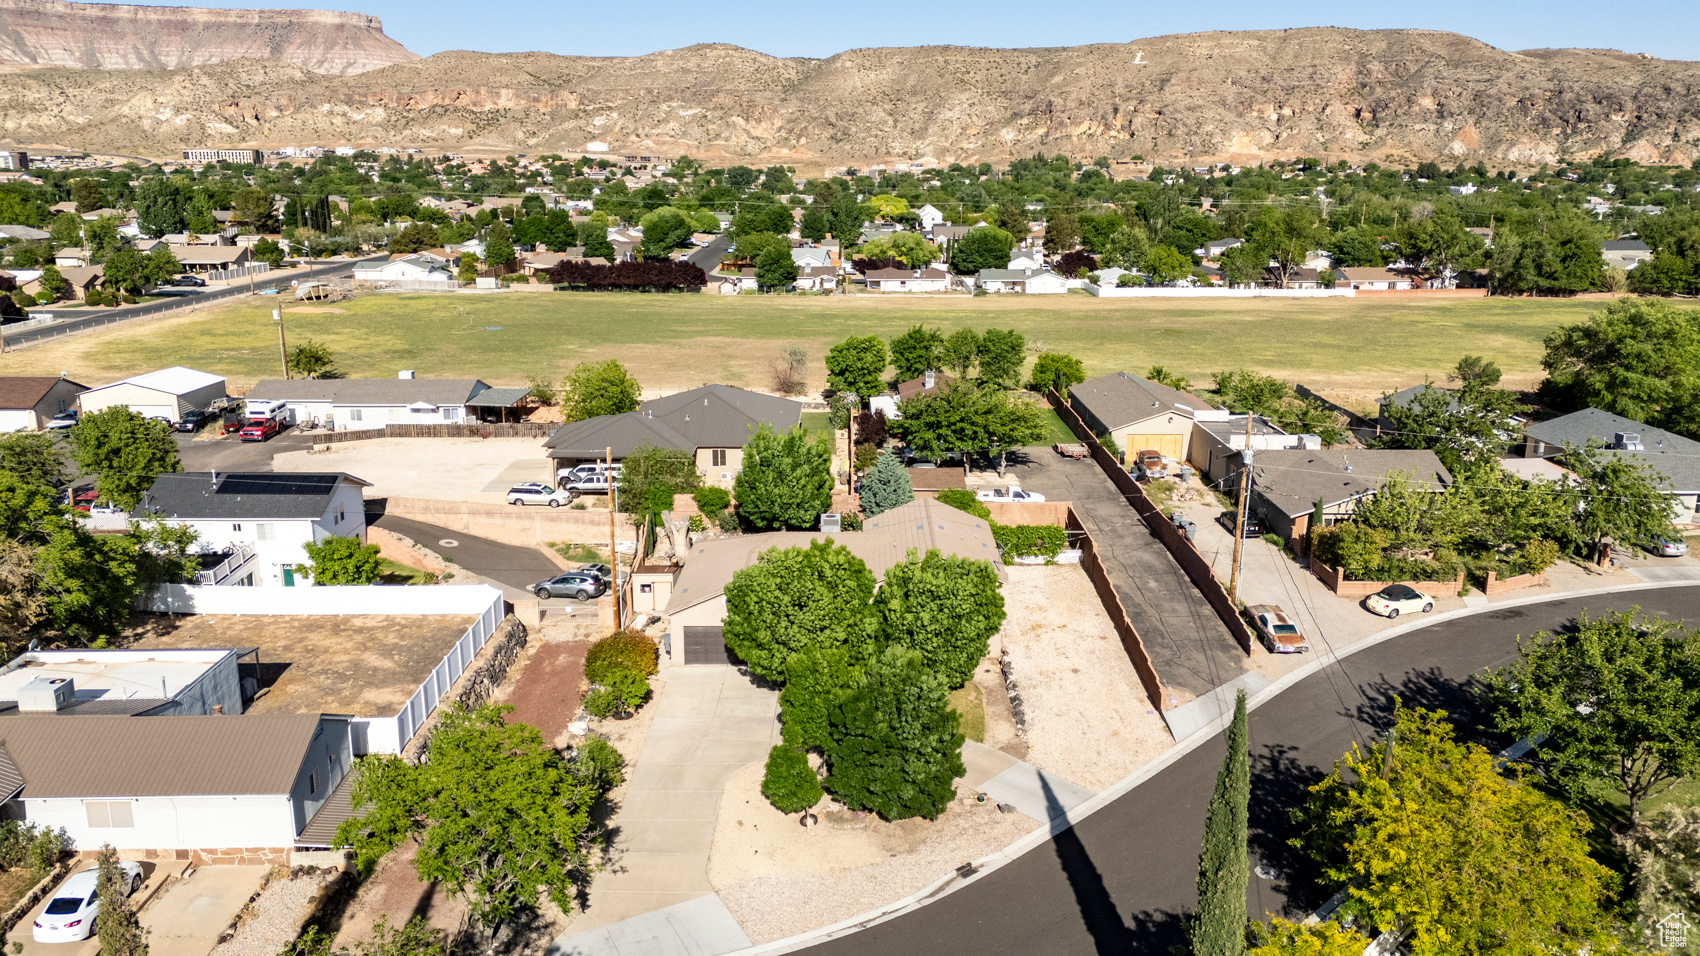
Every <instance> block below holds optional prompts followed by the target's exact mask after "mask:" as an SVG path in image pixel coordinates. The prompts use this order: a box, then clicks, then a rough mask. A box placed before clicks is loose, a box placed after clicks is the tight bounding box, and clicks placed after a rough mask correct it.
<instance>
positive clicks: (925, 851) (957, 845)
mask: <svg viewBox="0 0 1700 956" xmlns="http://www.w3.org/2000/svg"><path fill="white" fill-rule="evenodd" d="M763 769H764V768H763V765H762V763H760V762H756V763H752V764H749V765H748V766H745V767H743V768H742V769H740V770H738V771H737V772H736V773H734V774H733V775H732V778H731V779H730V780H728V781H727V783H726V790H725V792H724V793H723V794H722V795H721V798H720V815H719V817H718V818H717V819H716V821H715V827H714V848H713V850H712V851H711V853H710V856H709V862H708V880H709V882H710V883H711V884H713V886H714V889H715V892H717V893H718V894H719V895H720V900H721V902H723V903H725V904H726V908H727V909H729V910H731V911H732V915H733V916H734V917H736V918H737V920H738V925H740V926H741V927H743V930H744V933H745V935H747V936H749V938H750V940H751V941H752V942H754V943H758V944H759V943H765V942H768V941H770V940H775V939H781V938H783V937H786V936H790V935H793V934H795V933H801V932H804V931H806V930H810V929H815V928H817V927H821V926H829V925H831V924H833V923H836V922H838V921H839V920H843V919H847V918H849V917H851V916H855V915H856V914H858V913H862V912H865V911H867V910H870V909H873V908H875V907H877V906H882V905H884V904H886V903H890V902H893V901H895V900H899V899H902V898H903V897H905V896H908V895H909V894H910V893H913V892H915V891H916V890H919V889H921V888H922V887H924V886H926V885H927V884H929V883H932V882H933V881H935V880H937V879H939V878H940V877H942V876H944V875H946V874H947V873H949V872H950V871H951V870H953V869H955V868H956V867H958V866H961V865H962V864H964V863H967V862H968V861H970V860H973V859H977V858H979V857H982V856H985V855H986V854H988V853H991V852H993V851H996V850H998V849H1001V848H1002V847H1005V846H1008V845H1009V844H1011V843H1013V842H1015V841H1016V840H1018V839H1020V838H1021V837H1022V836H1024V835H1025V834H1027V833H1028V832H1030V831H1032V830H1033V828H1034V824H1033V821H1032V819H1030V818H1029V817H1027V816H1025V815H1024V814H1020V813H1008V814H1004V813H999V812H998V811H997V809H996V807H994V806H993V805H991V804H977V803H975V802H974V800H973V792H972V791H971V790H970V789H969V788H967V787H959V788H958V790H957V800H956V802H955V803H952V804H951V805H950V808H949V809H948V810H946V811H945V812H944V814H943V815H942V816H940V817H939V818H938V819H937V820H936V821H927V820H921V819H914V820H900V821H898V822H896V823H887V822H885V821H883V820H881V819H880V818H879V817H877V816H875V815H873V814H859V813H855V812H852V811H848V810H837V811H830V812H829V811H825V810H821V809H819V808H817V810H816V813H817V815H818V816H819V817H820V823H819V825H817V826H815V827H814V828H813V829H810V830H805V829H803V828H802V827H801V826H799V825H798V823H797V818H796V817H794V816H787V815H785V814H783V813H780V812H779V811H778V810H775V809H774V808H773V804H771V803H768V801H767V798H766V797H763V796H762V795H761V777H762V771H763ZM826 805H829V804H823V806H826ZM781 900H782V901H784V902H783V905H775V901H781Z"/></svg>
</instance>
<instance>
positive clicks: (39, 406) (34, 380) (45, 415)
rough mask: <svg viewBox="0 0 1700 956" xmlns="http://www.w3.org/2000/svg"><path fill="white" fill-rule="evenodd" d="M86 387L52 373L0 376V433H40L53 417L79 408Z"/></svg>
mask: <svg viewBox="0 0 1700 956" xmlns="http://www.w3.org/2000/svg"><path fill="white" fill-rule="evenodd" d="M87 390H88V389H87V387H86V386H83V385H79V384H77V383H76V382H73V381H71V380H70V379H68V378H66V377H64V376H63V375H61V376H58V377H57V378H55V377H54V376H51V375H5V376H0V432H38V431H41V430H42V429H43V428H46V427H47V423H48V422H49V421H51V420H52V419H53V416H55V415H57V414H59V413H60V412H64V411H70V410H71V409H73V408H76V407H77V396H78V395H80V394H82V393H83V392H85V391H87Z"/></svg>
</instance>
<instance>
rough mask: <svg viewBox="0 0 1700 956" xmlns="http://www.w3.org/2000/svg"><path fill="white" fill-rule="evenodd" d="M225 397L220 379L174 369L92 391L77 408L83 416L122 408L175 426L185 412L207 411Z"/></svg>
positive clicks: (81, 399)
mask: <svg viewBox="0 0 1700 956" xmlns="http://www.w3.org/2000/svg"><path fill="white" fill-rule="evenodd" d="M224 397H225V391H224V377H223V376H222V375H214V374H212V373H211V372H200V371H196V370H195V369H192V368H184V367H183V366H181V365H174V366H172V367H171V368H162V369H160V370H159V371H157V372H148V373H147V374H145V375H135V376H132V377H130V378H126V379H122V380H120V381H117V382H113V383H112V384H110V385H102V386H100V387H99V388H91V389H89V390H88V391H86V392H84V393H83V394H82V395H81V396H79V397H78V404H80V405H81V406H82V408H83V414H84V415H91V414H93V413H95V412H99V411H105V410H106V409H108V408H111V407H113V406H115V405H125V406H128V407H129V409H130V410H131V411H133V412H135V413H136V414H138V415H142V416H145V417H147V418H165V419H168V420H170V421H173V422H175V421H179V420H181V419H182V417H183V415H184V414H185V413H187V412H191V411H206V410H207V408H209V407H210V406H211V405H212V403H213V402H214V401H215V400H217V399H220V398H224Z"/></svg>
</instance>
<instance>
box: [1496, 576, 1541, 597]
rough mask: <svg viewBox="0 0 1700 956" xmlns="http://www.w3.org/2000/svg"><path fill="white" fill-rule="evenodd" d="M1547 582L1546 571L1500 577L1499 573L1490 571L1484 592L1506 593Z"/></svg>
mask: <svg viewBox="0 0 1700 956" xmlns="http://www.w3.org/2000/svg"><path fill="white" fill-rule="evenodd" d="M1545 583H1547V576H1546V572H1544V571H1543V572H1541V573H1540V574H1519V575H1517V576H1516V577H1511V578H1505V579H1503V580H1501V579H1500V577H1499V574H1498V573H1497V572H1494V571H1489V572H1488V575H1487V583H1486V584H1485V585H1484V586H1483V587H1482V593H1483V594H1486V595H1487V596H1489V597H1492V596H1494V595H1495V594H1504V593H1505V592H1507V591H1517V590H1520V589H1522V588H1532V587H1536V586H1539V585H1543V584H1545Z"/></svg>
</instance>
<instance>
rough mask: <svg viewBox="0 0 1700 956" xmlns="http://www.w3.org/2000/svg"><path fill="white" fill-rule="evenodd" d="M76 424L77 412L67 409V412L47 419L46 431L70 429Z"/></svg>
mask: <svg viewBox="0 0 1700 956" xmlns="http://www.w3.org/2000/svg"><path fill="white" fill-rule="evenodd" d="M76 423H77V410H76V409H74V408H72V409H67V410H65V411H62V412H60V413H59V414H57V415H55V416H53V417H52V418H50V419H48V421H47V430H48V431H58V430H59V429H61V428H70V427H71V426H72V425H75V424H76Z"/></svg>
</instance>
